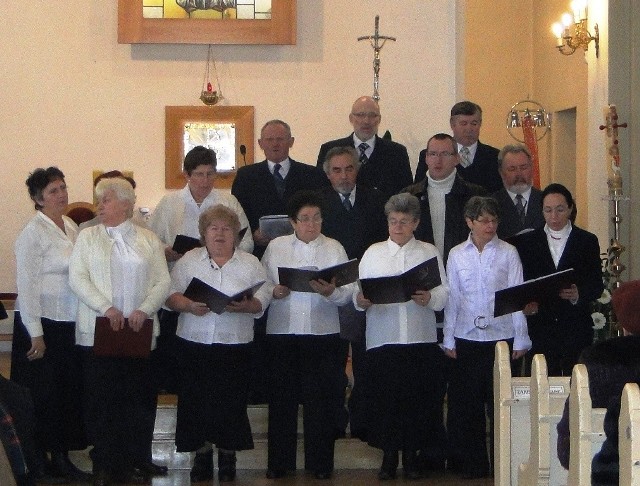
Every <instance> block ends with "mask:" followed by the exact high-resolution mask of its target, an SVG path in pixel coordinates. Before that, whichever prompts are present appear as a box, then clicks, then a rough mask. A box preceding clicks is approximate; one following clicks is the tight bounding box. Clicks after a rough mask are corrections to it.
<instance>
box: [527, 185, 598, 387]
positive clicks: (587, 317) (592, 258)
mask: <svg viewBox="0 0 640 486" xmlns="http://www.w3.org/2000/svg"><path fill="white" fill-rule="evenodd" d="M574 213H575V203H574V201H573V197H572V196H571V192H569V190H568V189H567V188H566V187H564V186H563V185H562V184H550V185H548V186H547V187H546V188H545V189H544V191H543V192H542V214H543V216H544V219H545V222H546V224H545V226H544V227H543V228H540V229H537V230H535V231H532V232H531V233H529V234H527V235H524V236H525V237H524V239H523V241H522V243H521V244H518V248H519V251H520V258H521V259H522V268H523V271H524V279H525V280H530V279H534V278H538V277H542V276H544V275H549V274H551V273H554V272H558V271H561V270H566V269H569V268H573V269H574V271H575V274H574V275H575V278H574V281H573V282H572V285H571V286H570V287H569V288H565V289H562V290H561V291H560V292H559V293H558V295H557V296H556V297H554V298H552V299H548V300H546V301H544V302H534V303H531V304H530V305H529V306H528V307H527V309H525V314H527V322H528V325H529V335H530V336H531V340H532V342H533V347H532V348H531V351H530V352H529V353H527V356H526V360H525V368H526V371H525V374H530V369H531V361H532V360H533V356H534V355H535V354H537V353H541V354H544V356H545V358H546V360H547V369H548V372H549V376H571V371H572V370H573V365H575V364H576V363H577V362H578V357H579V356H580V353H581V351H582V350H583V349H584V348H586V347H587V346H589V345H590V344H591V343H592V342H593V320H592V319H591V312H590V309H589V305H590V303H591V302H592V301H593V300H595V299H597V298H598V297H600V295H602V290H603V288H604V286H603V283H602V271H601V266H600V246H599V244H598V238H597V237H596V235H594V234H593V233H589V232H588V231H585V230H583V229H580V228H578V227H577V226H575V225H574V224H573V223H572V219H571V215H572V214H574Z"/></svg>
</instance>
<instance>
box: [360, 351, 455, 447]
mask: <svg viewBox="0 0 640 486" xmlns="http://www.w3.org/2000/svg"><path fill="white" fill-rule="evenodd" d="M441 353H442V351H441V350H440V348H439V347H438V345H437V344H436V343H418V344H391V345H386V346H381V347H378V348H373V349H370V350H368V351H367V364H368V367H369V377H370V382H369V383H370V386H369V387H368V390H367V392H368V404H369V433H368V437H367V438H368V440H367V441H368V443H369V445H371V446H373V447H377V448H379V449H382V450H385V451H398V450H409V451H417V450H420V449H423V448H424V446H425V443H426V440H427V437H428V436H429V435H430V434H432V433H434V431H435V430H437V429H438V420H439V417H440V415H439V412H438V409H439V408H442V402H441V401H440V395H439V393H438V391H439V390H440V388H441V387H442V379H443V377H442V367H441V359H440V354H441ZM440 426H441V425H440Z"/></svg>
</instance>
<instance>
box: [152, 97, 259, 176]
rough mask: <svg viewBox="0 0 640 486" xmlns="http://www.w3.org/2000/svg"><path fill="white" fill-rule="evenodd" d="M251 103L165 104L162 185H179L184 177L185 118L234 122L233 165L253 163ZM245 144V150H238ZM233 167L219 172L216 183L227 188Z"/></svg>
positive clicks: (252, 113)
mask: <svg viewBox="0 0 640 486" xmlns="http://www.w3.org/2000/svg"><path fill="white" fill-rule="evenodd" d="M253 115H254V109H253V106H166V107H165V176H164V181H165V187H166V188H167V189H180V188H182V187H184V185H185V180H184V176H183V175H182V162H183V160H184V143H183V132H184V125H185V123H188V122H213V123H233V124H235V129H236V147H235V153H236V161H238V162H237V163H236V167H238V166H239V165H240V164H244V163H245V160H246V163H247V164H253V154H254V151H253ZM241 145H244V146H245V148H246V149H247V153H246V155H245V156H243V155H242V154H241V153H240V146H241ZM235 176H236V171H231V172H219V173H218V176H217V178H216V184H215V185H216V187H218V188H228V187H231V184H233V180H234V179H235Z"/></svg>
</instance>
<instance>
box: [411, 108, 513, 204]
mask: <svg viewBox="0 0 640 486" xmlns="http://www.w3.org/2000/svg"><path fill="white" fill-rule="evenodd" d="M449 124H450V125H451V131H452V133H453V138H454V139H455V140H456V145H457V149H458V153H459V154H460V159H459V162H458V174H459V175H461V176H462V177H463V179H464V180H466V181H468V182H472V183H473V184H478V185H479V186H482V187H484V188H485V189H486V190H487V192H488V193H489V194H492V193H494V192H496V191H498V190H500V189H501V188H502V180H501V179H500V174H499V173H498V152H499V150H498V149H497V148H495V147H492V146H491V145H486V144H484V143H482V142H480V141H479V140H478V138H479V137H480V127H481V126H482V108H480V106H478V105H477V104H475V103H472V102H471V101H460V102H458V103H456V104H455V105H453V107H452V108H451V118H449ZM425 155H426V150H423V151H422V152H420V156H419V158H418V167H417V168H416V177H415V182H419V181H421V180H422V179H423V178H424V175H425V172H426V170H427V164H426V161H425Z"/></svg>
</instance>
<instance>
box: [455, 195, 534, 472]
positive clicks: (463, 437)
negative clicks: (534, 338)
mask: <svg viewBox="0 0 640 486" xmlns="http://www.w3.org/2000/svg"><path fill="white" fill-rule="evenodd" d="M464 219H465V221H466V222H467V226H468V227H469V230H470V231H469V237H468V238H467V241H465V242H463V243H460V244H459V245H457V246H455V247H454V248H453V249H452V250H451V252H450V253H449V259H448V260H447V277H448V279H449V289H450V294H449V301H448V302H447V305H446V307H445V308H444V342H443V345H444V351H445V353H446V355H447V356H449V357H450V358H452V359H453V360H454V362H453V368H452V373H451V379H450V381H449V391H448V402H447V405H448V413H447V426H448V432H449V446H450V455H451V458H452V462H453V464H452V466H453V467H455V468H457V469H459V470H460V471H461V472H462V474H463V478H465V479H472V478H480V477H486V476H488V475H490V473H491V466H492V464H493V361H494V357H495V346H496V343H497V342H498V341H506V342H507V343H508V344H509V347H510V348H511V349H512V359H514V360H515V359H518V358H520V357H522V356H524V354H525V353H526V351H527V349H529V348H530V347H531V340H530V339H529V336H528V335H527V322H526V320H525V317H524V315H523V314H522V312H514V313H512V314H507V315H504V316H500V317H494V316H493V307H494V302H495V292H496V291H497V290H502V289H505V288H508V287H513V286H514V285H518V284H521V283H522V265H521V263H520V258H518V252H517V250H516V249H515V248H514V247H513V246H511V245H510V244H509V243H506V242H504V241H502V240H500V239H498V237H497V235H496V232H497V229H498V223H499V218H498V203H497V201H496V200H495V199H493V198H492V197H480V196H474V197H472V198H471V199H469V200H468V201H467V203H466V204H465V207H464ZM487 418H488V420H489V423H490V426H489V431H490V432H489V436H490V440H489V453H487Z"/></svg>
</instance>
